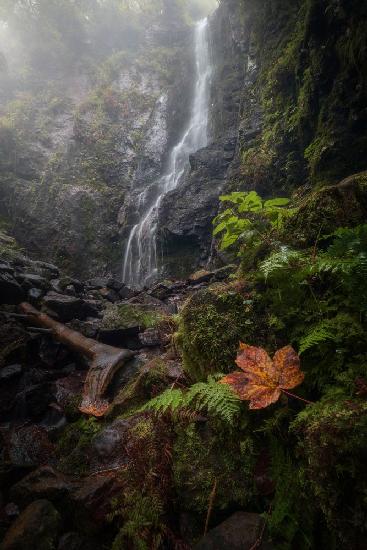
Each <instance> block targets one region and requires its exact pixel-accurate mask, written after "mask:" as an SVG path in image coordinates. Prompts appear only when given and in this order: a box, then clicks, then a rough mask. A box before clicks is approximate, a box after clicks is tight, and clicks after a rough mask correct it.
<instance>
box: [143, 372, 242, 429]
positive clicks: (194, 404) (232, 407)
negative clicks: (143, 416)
mask: <svg viewBox="0 0 367 550" xmlns="http://www.w3.org/2000/svg"><path fill="white" fill-rule="evenodd" d="M222 376H223V375H214V376H209V378H208V381H207V382H198V383H197V384H194V385H193V386H191V387H190V388H189V389H188V390H187V391H183V390H179V389H167V390H165V391H164V392H163V393H161V394H160V395H158V396H157V397H155V398H154V399H151V400H150V401H148V403H146V404H145V405H144V406H143V407H142V408H141V409H140V410H141V411H155V412H157V413H158V414H164V413H166V412H170V413H172V414H174V413H175V412H178V411H180V410H183V409H189V410H190V409H191V410H192V411H193V412H203V411H206V412H208V414H209V415H211V416H213V417H216V418H219V419H221V420H223V421H225V422H229V423H232V422H233V421H234V419H235V417H236V416H237V415H238V413H239V411H240V404H241V401H240V399H239V398H238V397H237V395H235V394H234V393H233V392H232V390H231V389H230V387H229V386H227V385H225V384H220V383H219V382H218V380H219V378H222Z"/></svg>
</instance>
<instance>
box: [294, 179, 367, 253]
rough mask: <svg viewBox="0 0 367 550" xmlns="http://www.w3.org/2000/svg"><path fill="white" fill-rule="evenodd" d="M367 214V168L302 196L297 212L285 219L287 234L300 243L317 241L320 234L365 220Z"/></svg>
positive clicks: (310, 243)
mask: <svg viewBox="0 0 367 550" xmlns="http://www.w3.org/2000/svg"><path fill="white" fill-rule="evenodd" d="M366 216H367V172H362V173H360V174H355V175H352V176H350V177H349V178H347V179H346V180H344V181H342V182H341V183H340V184H339V185H335V186H328V187H324V188H322V189H320V190H318V191H314V192H312V193H309V194H307V195H306V196H305V198H304V199H301V201H300V205H299V209H298V210H297V212H296V214H295V215H294V216H293V217H292V218H290V220H289V221H288V222H286V224H285V230H284V236H285V238H286V239H287V238H288V240H291V241H292V242H295V243H297V244H298V245H300V244H302V243H303V244H306V245H314V244H315V242H316V241H317V240H318V239H319V237H320V236H321V235H328V234H330V233H332V232H333V231H335V230H336V229H337V228H338V227H341V226H344V227H353V226H355V225H358V224H361V223H364V221H365V220H366ZM289 237H290V239H289Z"/></svg>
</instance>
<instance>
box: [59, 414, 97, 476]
mask: <svg viewBox="0 0 367 550" xmlns="http://www.w3.org/2000/svg"><path fill="white" fill-rule="evenodd" d="M100 430H101V425H100V424H98V422H97V420H96V419H95V418H89V419H85V418H81V419H79V420H78V421H77V422H74V423H73V424H70V425H69V426H67V427H66V428H65V430H64V432H63V433H62V435H61V438H60V439H59V441H58V444H57V451H56V453H57V456H58V458H59V464H58V467H59V469H60V470H61V471H62V472H64V473H67V474H70V475H84V474H87V473H88V471H89V461H90V458H91V456H90V445H91V441H92V439H93V437H94V436H95V435H97V434H98V432H99V431H100Z"/></svg>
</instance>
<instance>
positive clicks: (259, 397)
mask: <svg viewBox="0 0 367 550" xmlns="http://www.w3.org/2000/svg"><path fill="white" fill-rule="evenodd" d="M236 363H237V365H238V366H239V367H240V369H242V372H241V371H236V372H232V373H231V374H228V375H227V376H225V377H224V378H222V380H221V383H222V384H228V385H229V386H231V387H232V389H233V391H234V392H235V393H236V394H237V395H238V396H239V398H240V399H242V400H244V401H250V405H249V408H250V409H263V408H265V407H267V406H268V405H271V404H272V403H275V402H276V401H278V399H279V397H280V395H281V393H282V390H290V389H292V388H295V387H296V386H298V385H299V384H301V382H303V379H304V376H305V375H304V373H303V372H302V371H301V370H300V359H299V356H298V355H297V353H296V352H295V351H294V349H293V348H292V347H291V346H286V347H284V348H282V349H280V350H278V351H277V352H276V353H275V355H274V358H273V360H271V359H270V357H269V355H268V354H267V352H266V351H265V350H264V349H262V348H256V347H254V346H248V345H246V344H242V343H240V352H239V354H238V356H237V359H236Z"/></svg>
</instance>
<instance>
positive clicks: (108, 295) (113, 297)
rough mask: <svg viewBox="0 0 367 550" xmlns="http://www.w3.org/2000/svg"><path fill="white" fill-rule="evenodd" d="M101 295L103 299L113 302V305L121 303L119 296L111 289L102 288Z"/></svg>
mask: <svg viewBox="0 0 367 550" xmlns="http://www.w3.org/2000/svg"><path fill="white" fill-rule="evenodd" d="M99 294H100V295H101V296H102V298H104V299H105V300H108V301H109V302H112V303H113V304H114V303H115V302H119V301H120V296H119V294H118V293H117V292H116V291H115V290H112V289H111V288H107V287H106V288H100V289H99Z"/></svg>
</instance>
